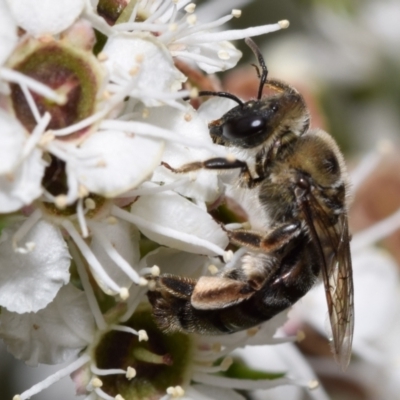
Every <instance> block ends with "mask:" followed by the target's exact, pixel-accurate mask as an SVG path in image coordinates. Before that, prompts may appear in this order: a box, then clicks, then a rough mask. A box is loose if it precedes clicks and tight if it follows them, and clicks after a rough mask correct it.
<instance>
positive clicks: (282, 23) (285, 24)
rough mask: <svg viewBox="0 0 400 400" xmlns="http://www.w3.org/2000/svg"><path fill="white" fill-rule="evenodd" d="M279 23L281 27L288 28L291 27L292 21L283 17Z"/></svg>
mask: <svg viewBox="0 0 400 400" xmlns="http://www.w3.org/2000/svg"><path fill="white" fill-rule="evenodd" d="M278 24H279V26H280V27H281V29H286V28H289V25H290V22H289V21H288V20H287V19H282V20H281V21H278Z"/></svg>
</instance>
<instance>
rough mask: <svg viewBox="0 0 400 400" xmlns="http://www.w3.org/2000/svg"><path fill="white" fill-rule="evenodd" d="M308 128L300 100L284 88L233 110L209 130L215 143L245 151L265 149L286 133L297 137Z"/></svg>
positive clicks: (297, 95) (304, 108) (212, 123)
mask: <svg viewBox="0 0 400 400" xmlns="http://www.w3.org/2000/svg"><path fill="white" fill-rule="evenodd" d="M274 82H276V81H274ZM268 84H269V82H267V85H268ZM308 126H309V114H308V110H307V108H306V106H305V103H304V100H303V98H302V97H301V95H300V94H299V93H298V92H297V91H295V90H294V89H292V88H290V87H285V90H284V91H283V92H281V93H278V94H275V95H272V96H267V97H264V98H262V99H261V100H250V101H248V102H246V103H243V104H241V105H239V106H236V107H234V108H233V109H232V110H230V111H228V112H227V113H226V114H224V115H223V116H222V118H220V119H218V120H215V121H212V122H211V123H210V124H209V129H210V135H211V137H212V139H213V141H214V142H215V143H218V144H222V145H225V146H234V147H241V148H245V149H248V148H253V147H257V146H259V145H261V144H266V145H267V147H268V144H269V143H270V144H272V143H273V142H274V141H275V140H276V139H278V138H280V137H282V136H283V135H285V134H286V133H289V132H290V133H294V134H295V135H301V134H302V133H303V132H305V131H306V130H307V129H308Z"/></svg>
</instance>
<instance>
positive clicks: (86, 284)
mask: <svg viewBox="0 0 400 400" xmlns="http://www.w3.org/2000/svg"><path fill="white" fill-rule="evenodd" d="M69 250H70V252H71V255H72V258H73V259H74V261H75V264H76V268H77V270H78V274H79V278H80V281H81V284H82V286H83V289H84V292H85V295H86V298H87V300H88V303H89V308H90V310H91V311H92V314H93V316H94V319H95V321H96V326H97V328H98V329H99V330H100V331H103V330H105V329H106V327H107V323H106V321H105V320H104V317H103V314H102V312H101V310H100V307H99V304H98V303H97V300H96V296H95V294H94V291H93V287H92V285H91V283H90V281H89V276H88V274H87V272H86V268H85V265H84V263H83V260H82V257H81V254H80V253H79V251H78V249H77V248H76V245H75V243H74V242H73V241H72V240H70V241H69Z"/></svg>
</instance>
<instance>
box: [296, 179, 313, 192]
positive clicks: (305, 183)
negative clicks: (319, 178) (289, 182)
mask: <svg viewBox="0 0 400 400" xmlns="http://www.w3.org/2000/svg"><path fill="white" fill-rule="evenodd" d="M297 186H298V187H299V188H300V189H303V190H307V189H309V188H310V183H309V182H308V180H307V179H305V178H303V177H301V178H299V179H298V181H297Z"/></svg>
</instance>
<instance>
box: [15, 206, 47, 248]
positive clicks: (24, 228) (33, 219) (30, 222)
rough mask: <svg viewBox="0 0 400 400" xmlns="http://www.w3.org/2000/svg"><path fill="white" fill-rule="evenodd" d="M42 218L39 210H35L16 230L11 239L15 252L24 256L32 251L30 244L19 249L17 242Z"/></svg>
mask: <svg viewBox="0 0 400 400" xmlns="http://www.w3.org/2000/svg"><path fill="white" fill-rule="evenodd" d="M42 216H43V213H42V211H41V210H40V209H36V210H35V211H34V212H33V213H32V214H31V215H30V216H29V217H28V218H27V219H26V221H24V223H23V224H22V225H21V226H20V227H19V228H18V230H17V231H16V232H15V234H14V236H13V238H12V245H13V249H14V251H15V252H17V253H21V254H26V253H29V251H31V250H32V246H31V245H30V244H28V243H25V247H20V246H18V242H19V241H20V240H22V239H23V238H24V237H25V236H26V235H27V234H28V233H29V231H30V230H31V229H32V228H33V227H34V226H35V225H36V223H37V222H38V221H39V220H40V219H41V218H42Z"/></svg>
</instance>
